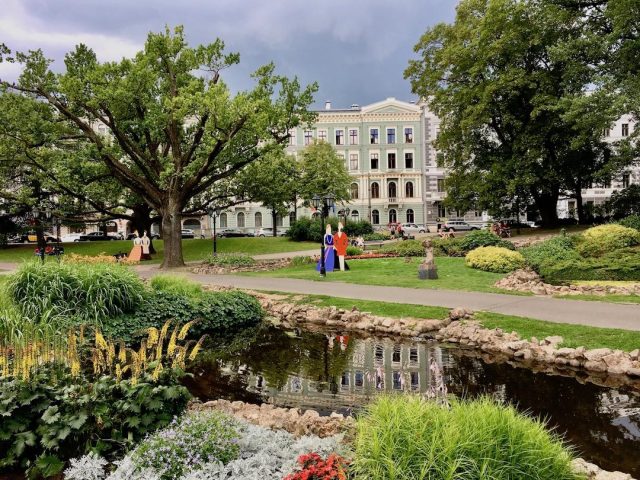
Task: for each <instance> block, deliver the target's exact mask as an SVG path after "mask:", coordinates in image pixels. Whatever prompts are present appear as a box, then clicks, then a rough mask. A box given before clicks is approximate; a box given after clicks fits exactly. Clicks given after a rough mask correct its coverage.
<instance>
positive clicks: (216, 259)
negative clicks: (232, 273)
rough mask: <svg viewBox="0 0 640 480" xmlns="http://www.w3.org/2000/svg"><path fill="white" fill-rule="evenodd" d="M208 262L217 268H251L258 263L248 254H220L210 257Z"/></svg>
mask: <svg viewBox="0 0 640 480" xmlns="http://www.w3.org/2000/svg"><path fill="white" fill-rule="evenodd" d="M206 262H207V263H208V264H209V265H213V266H216V267H251V266H253V265H255V264H256V261H255V260H254V259H253V257H252V256H251V255H247V254H246V253H219V254H217V255H215V256H214V255H210V256H209V257H207V259H206Z"/></svg>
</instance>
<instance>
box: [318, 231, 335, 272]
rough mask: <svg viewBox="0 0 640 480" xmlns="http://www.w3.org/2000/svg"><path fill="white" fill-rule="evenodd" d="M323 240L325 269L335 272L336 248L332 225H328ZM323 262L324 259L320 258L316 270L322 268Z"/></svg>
mask: <svg viewBox="0 0 640 480" xmlns="http://www.w3.org/2000/svg"><path fill="white" fill-rule="evenodd" d="M322 240H323V242H324V269H325V271H326V272H333V269H334V257H335V249H334V246H333V234H332V233H331V225H327V229H326V232H325V234H324V238H323V239H322ZM321 262H322V259H320V260H318V265H317V266H316V270H318V271H320V270H321V268H322V263H321Z"/></svg>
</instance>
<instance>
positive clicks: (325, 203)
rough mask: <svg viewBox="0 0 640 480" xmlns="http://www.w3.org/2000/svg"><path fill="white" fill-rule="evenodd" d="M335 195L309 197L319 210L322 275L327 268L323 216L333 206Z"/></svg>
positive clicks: (326, 214) (325, 272)
mask: <svg viewBox="0 0 640 480" xmlns="http://www.w3.org/2000/svg"><path fill="white" fill-rule="evenodd" d="M335 201H336V197H335V196H334V195H333V194H331V193H329V194H327V195H325V196H324V197H322V198H321V197H320V195H317V194H316V195H314V196H313V198H312V199H311V205H313V208H315V209H316V210H320V221H321V222H322V229H321V234H322V239H321V240H320V276H321V277H324V276H326V275H327V270H326V268H325V265H324V217H325V216H328V215H329V209H330V208H333V206H334V205H335Z"/></svg>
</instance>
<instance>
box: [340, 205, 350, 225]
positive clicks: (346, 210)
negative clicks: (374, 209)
mask: <svg viewBox="0 0 640 480" xmlns="http://www.w3.org/2000/svg"><path fill="white" fill-rule="evenodd" d="M350 213H351V209H349V207H344V208H343V209H342V216H343V217H344V223H343V225H344V226H346V225H347V221H348V220H349V214H350Z"/></svg>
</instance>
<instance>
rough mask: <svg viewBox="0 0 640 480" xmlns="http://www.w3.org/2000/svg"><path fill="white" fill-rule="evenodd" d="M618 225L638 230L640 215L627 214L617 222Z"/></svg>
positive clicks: (639, 228) (639, 229)
mask: <svg viewBox="0 0 640 480" xmlns="http://www.w3.org/2000/svg"><path fill="white" fill-rule="evenodd" d="M618 223H619V224H620V225H622V226H625V227H629V228H635V229H636V230H638V231H639V232H640V215H629V216H628V217H625V218H623V219H622V220H620V221H619V222H618Z"/></svg>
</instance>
